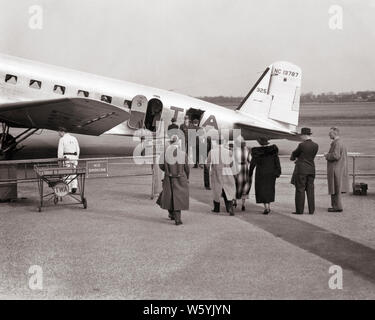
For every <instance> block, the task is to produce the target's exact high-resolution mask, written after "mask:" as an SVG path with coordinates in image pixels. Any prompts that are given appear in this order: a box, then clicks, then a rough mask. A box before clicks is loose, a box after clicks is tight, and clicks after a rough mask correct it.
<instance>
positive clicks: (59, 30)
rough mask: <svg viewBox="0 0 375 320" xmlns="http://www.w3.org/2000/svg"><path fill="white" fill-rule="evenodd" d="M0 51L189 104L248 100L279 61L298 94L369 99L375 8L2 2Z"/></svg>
mask: <svg viewBox="0 0 375 320" xmlns="http://www.w3.org/2000/svg"><path fill="white" fill-rule="evenodd" d="M32 5H40V6H41V7H42V8H43V28H42V29H41V30H33V29H30V28H29V20H30V17H31V14H30V13H29V7H30V6H32ZM331 5H340V6H341V7H342V8H343V29H342V30H331V29H330V28H329V19H330V17H331V16H332V14H329V7H330V6H331ZM0 52H1V53H6V54H11V55H16V56H20V57H24V58H28V59H32V60H38V61H42V62H46V63H50V64H55V65H60V66H65V67H69V68H74V69H78V70H81V71H87V72H91V73H96V74H99V75H104V76H108V77H113V78H118V79H122V80H127V81H132V82H137V83H141V84H146V85H151V86H155V87H158V88H162V89H173V90H175V91H177V92H181V93H185V94H189V95H193V96H202V95H234V96H242V95H245V94H246V93H247V91H248V90H249V89H250V87H251V85H252V84H253V83H254V82H255V81H256V80H257V78H258V77H259V76H260V74H261V72H262V71H263V70H264V69H265V67H266V66H268V65H269V64H271V63H272V62H274V61H277V60H287V61H290V62H293V63H295V64H297V65H299V66H300V67H301V68H302V72H303V79H302V91H303V92H309V91H314V92H327V91H334V92H343V91H352V90H353V91H356V90H366V89H372V90H374V89H375V0H361V1H356V0H337V1H327V0H261V1H260V0H257V1H252V0H44V1H41V0H31V1H29V0H17V1H14V0H0Z"/></svg>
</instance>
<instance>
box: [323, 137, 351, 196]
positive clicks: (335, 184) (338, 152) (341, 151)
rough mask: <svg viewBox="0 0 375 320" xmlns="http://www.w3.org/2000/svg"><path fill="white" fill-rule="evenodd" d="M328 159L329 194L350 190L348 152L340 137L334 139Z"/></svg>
mask: <svg viewBox="0 0 375 320" xmlns="http://www.w3.org/2000/svg"><path fill="white" fill-rule="evenodd" d="M326 160H327V180H328V194H339V193H345V192H348V191H349V173H348V154H347V151H346V147H345V145H344V143H343V142H342V140H341V139H340V138H337V139H335V140H333V141H332V143H331V147H330V149H329V152H328V153H327V155H326Z"/></svg>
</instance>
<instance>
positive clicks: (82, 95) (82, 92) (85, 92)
mask: <svg viewBox="0 0 375 320" xmlns="http://www.w3.org/2000/svg"><path fill="white" fill-rule="evenodd" d="M77 96H78V97H85V98H87V97H88V96H89V92H88V91H84V90H78V92H77Z"/></svg>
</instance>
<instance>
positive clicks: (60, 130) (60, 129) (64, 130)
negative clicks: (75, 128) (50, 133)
mask: <svg viewBox="0 0 375 320" xmlns="http://www.w3.org/2000/svg"><path fill="white" fill-rule="evenodd" d="M57 131H59V132H67V131H66V128H65V127H58V128H57Z"/></svg>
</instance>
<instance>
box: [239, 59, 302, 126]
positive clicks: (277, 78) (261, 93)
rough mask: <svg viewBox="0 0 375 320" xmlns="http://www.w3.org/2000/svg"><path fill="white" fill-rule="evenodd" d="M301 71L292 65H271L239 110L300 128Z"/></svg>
mask: <svg viewBox="0 0 375 320" xmlns="http://www.w3.org/2000/svg"><path fill="white" fill-rule="evenodd" d="M301 76H302V74H301V69H300V68H299V67H297V66H296V65H294V64H292V63H289V62H284V61H280V62H275V63H273V64H272V65H270V66H269V67H268V68H267V69H266V70H265V71H264V72H263V74H262V76H261V77H260V78H259V79H258V81H257V82H256V83H255V85H254V86H253V87H252V88H251V90H250V92H249V93H248V94H247V96H246V97H245V98H244V99H243V100H242V102H241V103H240V105H239V106H238V108H237V110H240V112H243V113H249V114H251V115H254V116H256V117H258V118H261V119H272V120H276V121H279V122H282V123H286V124H289V125H292V126H297V125H298V116H299V100H300V88H301Z"/></svg>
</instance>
